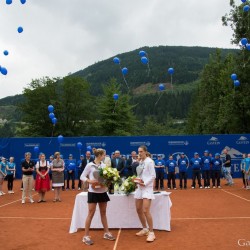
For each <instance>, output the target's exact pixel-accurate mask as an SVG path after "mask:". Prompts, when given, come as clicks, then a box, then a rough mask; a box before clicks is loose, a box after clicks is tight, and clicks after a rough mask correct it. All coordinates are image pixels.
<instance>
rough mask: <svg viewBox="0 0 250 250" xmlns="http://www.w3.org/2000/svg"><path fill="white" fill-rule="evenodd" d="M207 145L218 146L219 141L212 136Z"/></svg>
mask: <svg viewBox="0 0 250 250" xmlns="http://www.w3.org/2000/svg"><path fill="white" fill-rule="evenodd" d="M207 145H220V141H219V139H218V138H217V137H214V136H212V137H211V138H210V139H209V140H208V141H207Z"/></svg>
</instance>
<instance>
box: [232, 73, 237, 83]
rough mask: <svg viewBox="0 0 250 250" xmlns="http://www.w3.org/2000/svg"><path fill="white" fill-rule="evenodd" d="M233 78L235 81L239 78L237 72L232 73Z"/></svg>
mask: <svg viewBox="0 0 250 250" xmlns="http://www.w3.org/2000/svg"><path fill="white" fill-rule="evenodd" d="M231 79H232V80H233V81H234V80H236V79H237V75H236V74H235V73H233V74H232V75H231Z"/></svg>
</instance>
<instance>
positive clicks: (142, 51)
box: [139, 50, 149, 64]
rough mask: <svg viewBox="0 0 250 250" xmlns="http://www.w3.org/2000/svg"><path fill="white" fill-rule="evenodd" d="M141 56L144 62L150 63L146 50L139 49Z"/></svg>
mask: <svg viewBox="0 0 250 250" xmlns="http://www.w3.org/2000/svg"><path fill="white" fill-rule="evenodd" d="M139 56H140V57H141V62H142V64H148V61H149V60H148V55H147V53H146V52H145V51H144V50H141V51H139Z"/></svg>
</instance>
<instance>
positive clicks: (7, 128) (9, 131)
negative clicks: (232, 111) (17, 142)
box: [0, 122, 14, 138]
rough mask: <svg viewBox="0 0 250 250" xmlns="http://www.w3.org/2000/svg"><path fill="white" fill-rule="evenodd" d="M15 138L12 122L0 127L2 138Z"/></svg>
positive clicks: (0, 136)
mask: <svg viewBox="0 0 250 250" xmlns="http://www.w3.org/2000/svg"><path fill="white" fill-rule="evenodd" d="M8 137H14V131H13V128H12V124H11V123H10V122H5V123H3V125H1V126H0V138H8Z"/></svg>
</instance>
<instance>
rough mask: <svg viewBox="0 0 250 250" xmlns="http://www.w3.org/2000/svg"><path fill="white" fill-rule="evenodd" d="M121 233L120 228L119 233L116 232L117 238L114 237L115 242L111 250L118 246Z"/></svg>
mask: <svg viewBox="0 0 250 250" xmlns="http://www.w3.org/2000/svg"><path fill="white" fill-rule="evenodd" d="M121 231H122V229H121V228H120V229H119V231H118V234H117V237H116V241H115V245H114V248H113V250H116V248H117V244H118V241H119V237H120V234H121Z"/></svg>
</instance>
